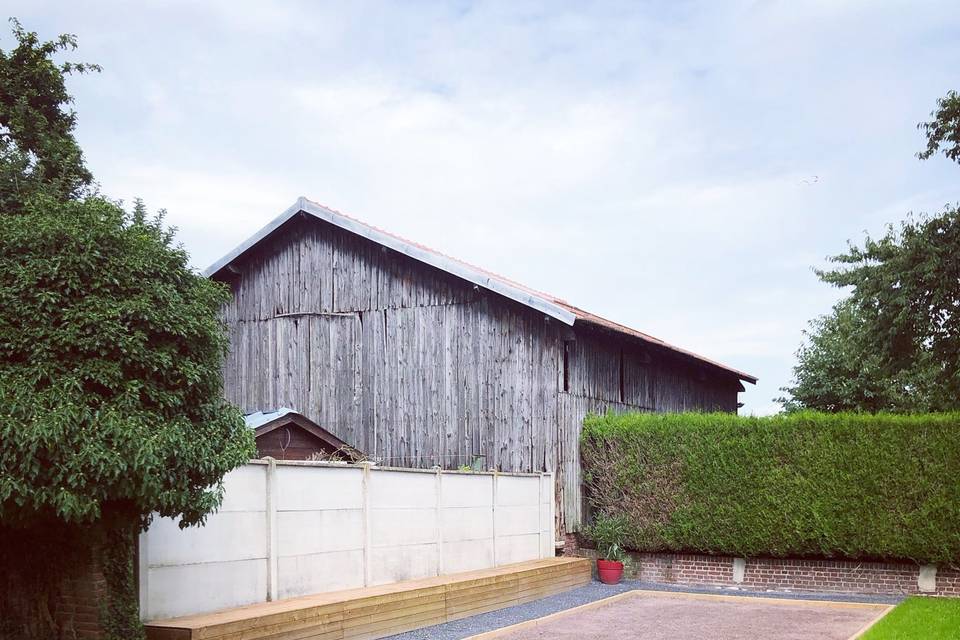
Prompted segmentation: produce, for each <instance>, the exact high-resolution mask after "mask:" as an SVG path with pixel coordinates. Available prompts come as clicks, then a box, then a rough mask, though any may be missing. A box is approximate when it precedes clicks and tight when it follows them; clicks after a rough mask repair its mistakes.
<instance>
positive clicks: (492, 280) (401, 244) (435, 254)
mask: <svg viewBox="0 0 960 640" xmlns="http://www.w3.org/2000/svg"><path fill="white" fill-rule="evenodd" d="M301 213H302V214H305V215H308V216H311V217H313V218H316V219H318V220H323V221H324V222H328V223H330V224H332V225H334V226H336V227H339V228H341V229H344V230H346V231H349V232H351V233H354V234H356V235H358V236H361V237H364V238H366V239H368V240H371V241H373V242H375V243H377V244H379V245H381V246H384V247H387V248H389V249H393V250H394V251H397V252H399V253H402V254H404V255H407V256H410V257H411V258H413V259H414V260H417V261H419V262H422V263H424V264H428V265H430V266H432V267H435V268H437V269H440V270H442V271H445V272H447V273H449V274H451V275H454V276H457V277H458V278H461V279H463V280H466V281H467V282H471V283H473V284H475V285H477V286H479V287H483V288H484V289H487V290H489V291H492V292H494V293H497V294H499V295H502V296H504V297H506V298H509V299H511V300H513V301H515V302H519V303H520V304H522V305H524V306H527V307H530V308H531V309H535V310H536V311H539V312H541V313H543V314H545V315H547V316H550V317H551V318H555V319H557V320H559V321H560V322H562V323H563V324H566V325H569V326H573V325H574V324H575V323H577V322H579V323H581V324H589V325H594V326H596V327H600V328H602V329H606V330H608V331H612V332H614V333H617V334H621V335H626V336H630V337H632V338H635V339H638V340H640V341H642V342H645V343H648V344H652V345H656V346H658V347H661V348H663V349H666V350H668V351H672V352H674V353H678V354H681V355H683V356H686V357H688V358H692V359H694V360H696V361H698V362H700V363H702V364H706V365H709V366H711V367H714V368H718V369H721V370H723V371H726V372H727V373H730V374H733V375H734V376H736V377H737V378H738V379H740V380H744V381H746V382H750V383H751V384H755V383H756V382H757V378H756V376H752V375H750V374H748V373H744V372H743V371H739V370H737V369H734V368H732V367H728V366H726V365H724V364H721V363H719V362H715V361H713V360H710V359H709V358H705V357H703V356H701V355H699V354H696V353H693V352H692V351H687V350H686V349H681V348H680V347H677V346H674V345H672V344H669V343H667V342H665V341H663V340H661V339H659V338H655V337H654V336H651V335H648V334H646V333H643V332H641V331H637V330H636V329H631V328H630V327H627V326H625V325H622V324H619V323H617V322H613V321H612V320H607V319H606V318H603V317H601V316H598V315H596V314H593V313H590V312H588V311H584V310H583V309H580V308H579V307H575V306H573V305H572V304H570V303H568V302H566V301H564V300H562V299H560V298H557V297H555V296H551V295H549V294H546V293H543V292H540V291H536V290H534V289H531V288H529V287H526V286H524V285H522V284H520V283H518V282H514V281H513V280H510V279H509V278H504V277H503V276H500V275H497V274H495V273H493V272H491V271H487V270H486V269H481V268H480V267H475V266H473V265H471V264H468V263H466V262H463V261H462V260H458V259H456V258H452V257H450V256H447V255H444V254H442V253H440V252H439V251H434V250H433V249H430V248H429V247H426V246H424V245H422V244H419V243H416V242H411V241H410V240H406V239H404V238H401V237H400V236H396V235H394V234H392V233H389V232H387V231H384V230H382V229H378V228H377V227H373V226H370V225H368V224H365V223H363V222H360V221H359V220H357V219H355V218H351V217H349V216H346V215H344V214H342V213H340V212H339V211H335V210H334V209H330V208H329V207H325V206H323V205H321V204H318V203H316V202H313V201H311V200H307V199H306V198H303V197H300V198H298V199H297V201H296V202H295V203H293V205H292V206H291V207H290V208H288V209H287V210H286V211H284V212H283V213H281V214H280V215H279V216H277V217H276V218H274V219H273V220H271V221H270V222H269V223H268V224H267V225H266V226H264V227H263V228H262V229H260V230H259V231H257V232H256V233H255V234H253V235H252V236H250V237H249V238H247V239H246V240H245V241H244V242H242V243H240V244H239V245H238V246H237V247H236V248H234V249H233V250H232V251H230V252H229V253H227V254H226V255H225V256H223V257H222V258H220V259H219V260H217V261H216V262H214V263H213V264H212V265H210V266H209V267H208V268H207V269H206V270H205V271H204V272H203V275H204V276H206V277H208V278H209V277H214V276H217V275H218V274H220V273H221V272H222V271H223V270H225V269H227V268H228V267H229V266H230V264H231V263H232V262H233V261H234V260H236V259H238V258H240V257H241V256H242V255H243V254H245V253H246V252H247V251H249V250H251V249H252V248H253V247H255V246H256V245H257V244H259V243H260V242H261V241H262V240H264V239H266V238H267V237H268V236H270V235H271V234H272V233H273V232H275V231H276V230H277V229H278V228H280V226H282V225H283V224H284V223H285V222H287V221H288V220H290V219H291V218H293V217H294V216H296V215H298V214H301Z"/></svg>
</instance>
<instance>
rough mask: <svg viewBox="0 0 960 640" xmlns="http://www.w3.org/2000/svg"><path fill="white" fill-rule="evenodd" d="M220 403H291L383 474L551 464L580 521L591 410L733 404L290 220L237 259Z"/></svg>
mask: <svg viewBox="0 0 960 640" xmlns="http://www.w3.org/2000/svg"><path fill="white" fill-rule="evenodd" d="M237 267H238V270H239V274H238V275H237V277H236V278H235V279H234V281H233V282H232V287H233V291H234V300H233V301H232V302H231V303H230V304H228V305H227V307H226V308H225V310H224V316H225V319H226V321H227V323H228V326H229V331H230V338H231V348H230V353H229V356H228V358H227V362H226V367H225V373H224V379H225V380H224V383H225V393H226V395H227V398H228V399H230V400H231V401H233V402H235V403H236V404H238V405H240V406H241V407H242V408H243V409H244V410H246V411H256V410H264V409H270V408H276V407H280V406H286V407H291V408H293V409H295V410H296V411H299V412H300V413H303V414H304V415H306V416H307V417H308V418H310V419H311V420H313V421H314V422H316V423H317V424H319V425H320V426H322V427H323V428H325V429H327V430H329V431H330V432H332V433H333V434H335V435H336V436H337V437H339V438H341V439H342V440H344V441H345V442H347V443H349V444H352V445H354V446H356V447H358V448H359V449H361V450H363V451H364V452H366V453H367V454H368V455H370V456H373V457H375V458H377V459H379V460H381V461H382V463H383V464H385V465H390V466H406V467H431V466H433V465H440V466H442V467H444V468H447V469H450V468H456V467H459V466H461V465H471V464H473V463H474V462H475V461H476V460H477V458H481V457H482V459H481V461H480V462H481V463H482V465H483V466H484V467H486V468H494V467H495V468H498V469H501V470H503V471H517V472H539V471H555V472H556V477H557V480H556V481H557V491H556V494H557V499H558V507H559V509H558V513H559V518H560V519H559V521H558V530H559V531H561V532H562V531H565V530H568V529H570V528H572V527H573V525H574V524H575V523H577V522H578V521H579V519H580V513H581V511H582V503H581V498H580V468H579V451H578V449H579V447H578V439H579V433H580V425H581V423H582V420H583V417H584V415H585V414H586V413H587V412H588V411H604V410H607V409H608V408H610V409H613V410H641V411H676V410H683V409H721V410H734V411H735V410H736V401H737V393H736V386H735V385H736V384H737V383H736V381H733V380H732V379H730V378H725V379H724V380H719V381H718V380H717V379H716V377H715V376H713V377H711V376H706V375H705V374H704V372H703V371H698V370H696V369H694V368H690V367H689V366H687V365H684V364H683V363H682V362H679V361H676V360H675V359H673V358H672V357H670V356H668V355H666V354H662V353H657V352H655V351H649V350H643V349H640V348H638V347H637V346H636V345H635V344H633V343H626V342H624V341H623V340H621V339H617V338H615V337H613V336H612V335H611V334H608V333H603V332H601V331H594V330H588V329H582V328H581V327H580V325H579V324H578V325H577V326H576V327H575V330H571V329H570V328H569V327H567V326H565V325H562V324H560V323H558V322H556V321H554V320H548V319H547V318H545V316H543V315H542V314H540V313H538V312H535V311H532V310H530V309H528V308H526V307H523V306H521V305H519V304H518V303H515V302H513V301H510V300H507V299H505V298H501V297H500V296H497V295H496V294H492V293H490V292H487V291H485V290H478V289H475V288H474V287H473V285H470V284H468V283H465V282H463V281H461V280H459V279H457V278H455V277H453V276H449V275H447V274H444V273H442V272H439V271H437V270H436V269H433V268H432V267H427V266H424V265H422V264H420V263H417V262H416V261H414V260H413V259H411V258H409V257H407V256H404V255H401V254H399V253H396V252H394V251H392V250H387V249H383V248H381V247H380V246H378V245H376V244H374V243H373V242H370V241H368V240H366V239H363V238H360V237H357V236H355V235H353V234H350V233H348V232H345V231H343V230H341V229H339V228H336V227H334V226H332V225H328V224H326V223H323V222H320V221H316V220H302V219H294V220H292V221H291V222H289V223H287V225H285V227H284V228H282V229H281V232H280V233H279V234H276V235H275V236H274V239H268V240H266V241H265V242H264V243H263V245H262V247H261V248H258V249H257V250H256V251H255V252H253V253H252V255H251V256H250V257H249V258H247V259H246V260H245V262H243V263H239V264H237Z"/></svg>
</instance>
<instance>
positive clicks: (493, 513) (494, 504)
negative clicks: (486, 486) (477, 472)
mask: <svg viewBox="0 0 960 640" xmlns="http://www.w3.org/2000/svg"><path fill="white" fill-rule="evenodd" d="M490 471H492V472H493V481H492V484H493V496H492V497H493V502H492V503H491V505H490V513H491V517H492V518H493V526H492V527H491V531H493V566H495V567H498V566H500V565H499V563H498V562H497V479H498V478H499V477H500V472H498V471H497V470H496V469H490Z"/></svg>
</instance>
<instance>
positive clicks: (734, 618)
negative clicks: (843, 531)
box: [478, 592, 887, 640]
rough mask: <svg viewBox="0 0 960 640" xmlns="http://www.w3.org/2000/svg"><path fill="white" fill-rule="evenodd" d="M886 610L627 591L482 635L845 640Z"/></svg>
mask: <svg viewBox="0 0 960 640" xmlns="http://www.w3.org/2000/svg"><path fill="white" fill-rule="evenodd" d="M886 609H887V607H885V606H882V605H855V604H843V603H821V602H811V601H800V600H773V599H768V598H748V597H737V596H726V597H723V596H719V597H718V596H697V595H690V594H671V593H654V592H630V593H627V594H624V595H623V596H621V597H619V598H615V599H612V600H611V601H610V602H606V603H604V604H599V605H597V606H593V607H590V608H584V609H580V610H573V611H570V612H561V613H560V614H557V615H556V616H551V617H548V618H546V619H542V620H540V621H531V622H530V623H523V624H521V625H517V627H515V628H507V629H502V630H500V631H496V632H491V633H490V634H481V636H478V638H484V639H486V638H494V637H495V638H497V640H540V639H544V640H546V639H547V638H549V639H550V640H600V639H601V638H603V639H606V638H619V639H622V640H629V639H635V640H661V639H662V640H668V639H669V640H693V639H695V638H696V639H700V638H710V639H711V640H757V639H767V638H778V639H779V640H820V639H824V640H834V639H835V640H847V638H849V637H850V636H852V635H853V634H854V633H856V632H857V631H859V630H860V629H862V628H864V627H865V626H866V625H867V624H869V623H870V622H872V621H873V620H875V619H876V618H878V617H880V616H881V615H882V614H883V613H884V611H885V610H886Z"/></svg>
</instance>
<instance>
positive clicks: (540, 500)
mask: <svg viewBox="0 0 960 640" xmlns="http://www.w3.org/2000/svg"><path fill="white" fill-rule="evenodd" d="M537 542H538V543H539V545H538V546H539V547H540V550H539V551H540V553H538V554H537V557H538V558H541V559H542V558H544V557H545V555H546V554H545V553H544V551H543V474H542V473H541V474H540V475H539V476H538V477H537Z"/></svg>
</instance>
